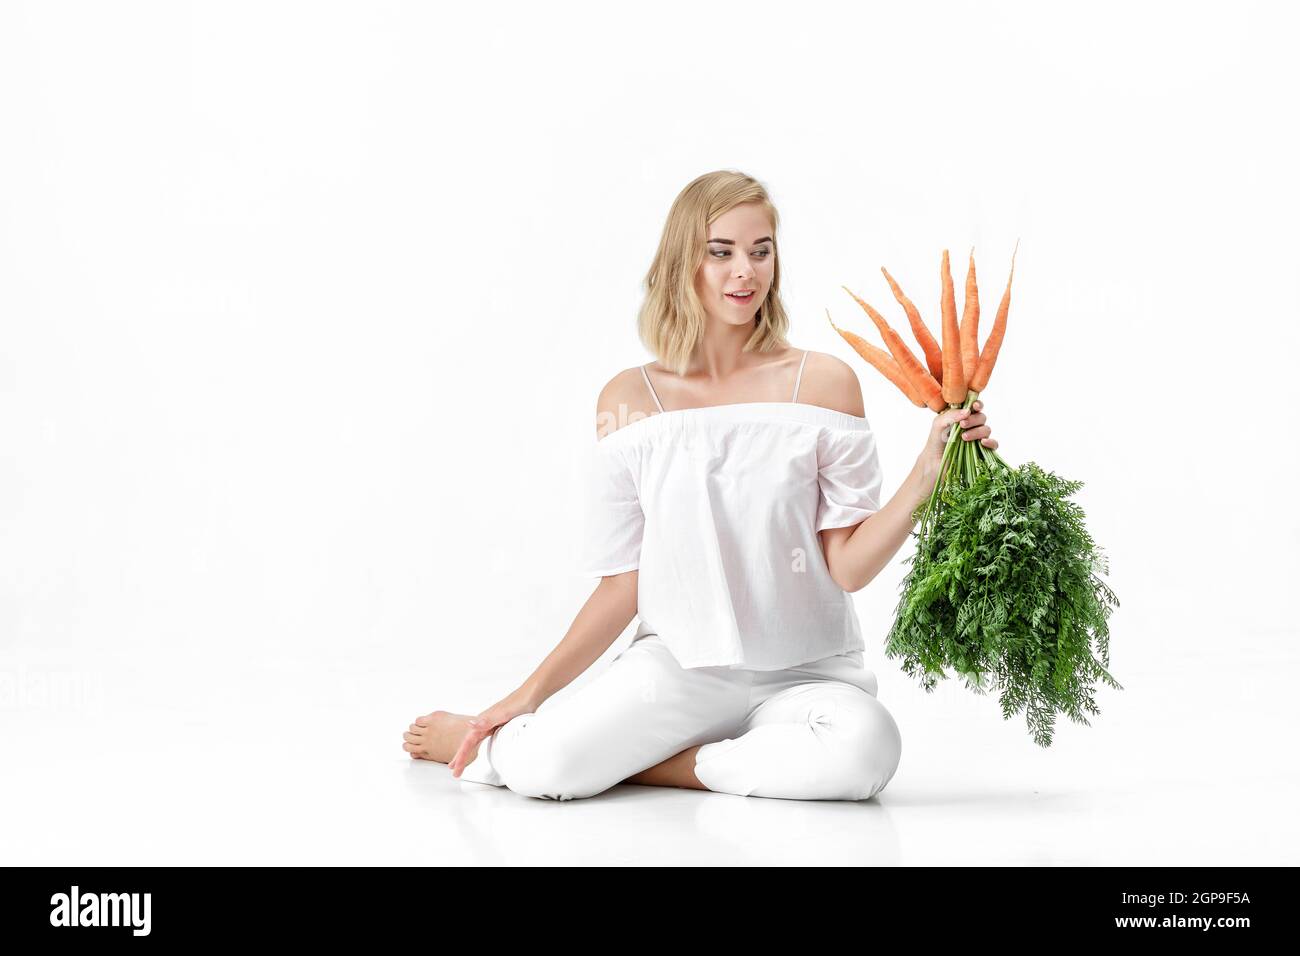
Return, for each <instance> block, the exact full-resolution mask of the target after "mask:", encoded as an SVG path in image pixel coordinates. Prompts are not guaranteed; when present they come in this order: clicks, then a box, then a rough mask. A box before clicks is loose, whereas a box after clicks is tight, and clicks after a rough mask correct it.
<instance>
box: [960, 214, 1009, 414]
mask: <svg viewBox="0 0 1300 956" xmlns="http://www.w3.org/2000/svg"><path fill="white" fill-rule="evenodd" d="M1019 248H1020V240H1019V239H1017V240H1016V248H1015V249H1012V250H1011V271H1010V272H1009V273H1007V291H1006V292H1004V293H1002V304H1001V305H999V306H998V315H997V318H995V319H994V320H993V330H992V331H991V332H989V337H988V340H987V341H986V342H985V343H984V348H983V350H982V351H981V352H980V361H979V366H978V367H977V368H976V369H975V374H974V375H973V376H972V377H971V380H970V387H971V389H972V390H974V391H976V392H982V391H984V387H985V386H986V385H988V383H989V376H990V375H992V374H993V366H994V365H995V364H996V363H997V360H998V350H999V349H1001V348H1002V339H1003V337H1004V336H1005V335H1006V334H1007V312H1009V311H1010V310H1011V277H1012V276H1014V275H1015V274H1016V249H1019Z"/></svg>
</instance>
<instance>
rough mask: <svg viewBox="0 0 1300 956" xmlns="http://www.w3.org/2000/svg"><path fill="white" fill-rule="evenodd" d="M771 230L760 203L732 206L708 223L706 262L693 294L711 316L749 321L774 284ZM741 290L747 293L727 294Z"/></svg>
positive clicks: (741, 322)
mask: <svg viewBox="0 0 1300 956" xmlns="http://www.w3.org/2000/svg"><path fill="white" fill-rule="evenodd" d="M772 232H773V229H772V223H771V221H770V220H769V219H768V218H767V213H765V212H764V211H763V207H762V206H760V205H759V204H758V203H744V204H743V205H740V206H735V207H733V208H732V209H729V210H727V212H725V213H723V214H722V215H721V216H719V217H718V218H717V219H715V220H714V221H713V222H712V224H710V226H709V235H708V240H709V241H708V244H707V246H706V248H705V250H704V262H703V263H702V264H701V265H700V268H699V270H698V271H697V272H696V274H695V294H696V295H697V296H699V297H700V301H701V302H702V303H704V309H705V311H706V312H707V313H708V314H709V315H710V316H711V317H712V318H714V319H717V320H718V321H720V322H726V323H727V324H729V325H746V324H753V321H754V316H755V315H757V314H758V307H759V306H760V305H761V304H762V303H763V299H764V298H765V297H766V296H767V291H768V289H770V288H771V287H772V270H773V269H774V268H775V262H774V258H775V255H776V249H775V247H774V246H773V244H772ZM743 291H750V294H749V295H748V296H746V297H736V296H732V295H730V294H729V293H732V292H743Z"/></svg>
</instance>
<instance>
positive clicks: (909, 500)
mask: <svg viewBox="0 0 1300 956" xmlns="http://www.w3.org/2000/svg"><path fill="white" fill-rule="evenodd" d="M934 481H935V478H934V477H932V476H928V474H927V466H926V464H925V462H924V460H923V459H922V458H917V460H916V464H914V465H913V466H912V471H911V473H910V474H909V475H908V476H907V478H906V480H904V482H903V485H902V487H901V488H899V489H898V491H896V492H895V493H894V497H892V498H890V499H889V501H888V502H887V503H886V504H885V506H884V507H883V508H881V509H880V510H879V511H877V512H876V513H875V514H873V515H871V516H870V517H869V518H867V519H866V520H865V521H863V522H862V523H861V524H855V525H849V526H848V527H847V528H827V529H826V530H825V531H823V532H822V533H821V536H822V551H823V553H825V555H826V566H827V567H828V568H829V569H830V572H831V578H832V579H833V580H834V581H835V583H836V584H838V585H839V586H840V587H842V588H843V589H844V590H846V591H859V590H861V589H862V588H864V587H866V586H867V584H869V583H870V582H871V579H872V578H874V577H875V576H876V575H877V574H879V573H880V572H881V570H882V569H883V568H884V567H885V565H887V564H888V563H889V562H890V560H891V559H892V558H893V557H894V555H896V554H897V553H898V549H899V548H901V547H902V546H903V542H905V541H906V540H907V538H908V536H909V535H910V534H911V533H912V529H913V528H915V527H916V521H915V520H913V518H912V514H913V512H915V510H916V509H917V507H919V506H920V504H921V502H923V501H924V500H925V499H926V498H928V497H929V496H930V490H931V489H933V488H934ZM927 482H928V483H929V487H928V488H927Z"/></svg>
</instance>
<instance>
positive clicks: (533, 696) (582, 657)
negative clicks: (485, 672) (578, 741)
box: [512, 571, 637, 710]
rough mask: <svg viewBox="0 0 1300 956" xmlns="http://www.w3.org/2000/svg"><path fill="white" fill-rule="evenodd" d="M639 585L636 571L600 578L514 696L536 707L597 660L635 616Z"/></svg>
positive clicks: (534, 708) (533, 707)
mask: <svg viewBox="0 0 1300 956" xmlns="http://www.w3.org/2000/svg"><path fill="white" fill-rule="evenodd" d="M636 588H637V572H636V571H625V572H623V573H622V574H613V575H610V576H609V577H607V578H601V579H600V583H599V584H598V585H596V590H595V591H593V592H592V594H591V597H589V598H588V599H587V603H586V604H584V605H583V606H582V610H580V611H579V612H578V616H577V617H575V618H574V619H573V623H572V624H571V625H569V630H568V631H567V632H566V633H565V635H564V637H563V639H562V640H561V641H560V643H559V644H557V645H556V647H555V650H553V651H551V653H549V654H547V655H546V659H545V660H544V661H542V662H541V663H540V664H539V665H537V670H535V671H533V673H532V675H531V676H530V677H529V678H528V679H527V680H526V681H524V682H523V684H521V685H520V687H519V689H518V690H517V691H515V693H514V694H513V695H512V696H514V697H516V698H517V699H518V700H522V701H526V702H528V703H529V704H530V705H531V706H532V709H533V710H536V709H537V708H538V707H540V706H541V704H542V701H544V700H546V698H548V697H550V696H551V695H552V694H554V693H555V692H556V691H558V690H560V689H561V688H563V687H566V686H568V685H569V684H570V683H571V682H572V681H573V679H574V678H575V677H577V676H578V675H579V674H581V673H582V672H583V671H585V670H586V669H587V668H588V667H590V666H591V665H592V664H593V663H595V661H596V660H597V659H598V658H599V657H600V655H601V654H604V653H605V651H607V650H609V646H610V645H611V644H613V643H614V641H616V640H618V636H619V635H620V634H622V633H623V629H624V628H626V627H627V625H628V623H629V622H630V621H631V620H632V618H633V617H634V616H635V615H636V606H637V605H636Z"/></svg>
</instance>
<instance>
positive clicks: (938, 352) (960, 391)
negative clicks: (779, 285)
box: [826, 242, 1020, 535]
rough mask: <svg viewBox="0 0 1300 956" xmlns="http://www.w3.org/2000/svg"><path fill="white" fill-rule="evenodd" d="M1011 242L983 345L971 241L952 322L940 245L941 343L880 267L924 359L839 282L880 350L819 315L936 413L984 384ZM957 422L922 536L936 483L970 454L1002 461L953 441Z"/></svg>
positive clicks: (964, 465)
mask: <svg viewBox="0 0 1300 956" xmlns="http://www.w3.org/2000/svg"><path fill="white" fill-rule="evenodd" d="M1019 248H1020V243H1019V242H1017V243H1016V249H1013V250H1012V252H1011V270H1010V272H1009V273H1008V275H1007V288H1006V291H1005V292H1003V293H1002V302H1001V304H1000V305H999V306H998V312H997V316H996V318H994V320H993V329H992V331H990V332H989V336H988V338H987V339H986V340H985V342H984V347H983V348H980V347H979V344H978V343H979V321H980V301H979V286H978V283H977V282H976V278H975V250H974V249H973V248H972V249H971V252H970V264H969V266H968V267H967V269H966V296H965V303H964V305H963V307H962V314H961V321H960V323H959V322H958V321H957V300H956V291H955V289H954V286H953V281H952V267H951V266H950V265H949V262H948V250H947V249H945V250H944V251H943V264H942V267H941V269H940V273H939V278H940V280H941V284H942V294H941V296H940V311H941V313H942V325H941V335H942V337H943V344H942V346H940V344H939V343H938V342H936V341H935V339H934V336H933V335H931V334H930V330H929V328H927V327H926V324H925V321H924V320H923V319H922V318H921V313H920V311H918V309H917V308H916V306H915V305H914V304H913V303H912V300H911V299H909V298H908V297H907V296H906V295H905V294H904V293H903V290H902V289H901V288H900V287H899V285H898V283H897V282H895V281H894V277H893V276H891V275H890V274H889V271H888V270H887V269H886V268H885V267H884V266H881V267H880V271H881V272H882V273H883V274H884V276H885V280H886V281H887V282H888V283H889V288H890V291H892V292H893V293H894V298H895V299H897V300H898V303H899V305H901V306H902V307H903V311H904V312H906V313H907V320H908V322H909V323H910V324H911V326H912V334H913V335H914V336H916V341H917V342H918V343H920V346H921V350H922V352H923V353H924V354H925V365H922V364H921V363H920V361H918V360H917V358H916V356H915V355H913V354H912V350H911V349H909V348H908V347H907V344H906V343H905V342H904V341H903V339H902V337H901V336H900V335H899V334H898V332H896V331H895V330H894V329H893V328H891V327H890V325H889V323H888V322H887V321H885V317H884V316H883V315H881V314H880V313H879V312H877V311H876V310H875V309H873V308H872V307H871V306H870V305H869V304H867V303H866V302H864V301H863V300H862V299H861V298H859V297H858V296H856V295H854V294H853V292H852V291H851V290H850V289H848V288H847V287H843V288H844V291H845V292H848V293H849V295H850V296H853V300H854V301H855V302H857V303H858V305H860V306H861V307H862V310H863V311H864V312H866V313H867V315H868V316H869V317H870V318H871V321H872V322H873V323H875V326H876V328H877V329H878V330H879V331H880V335H881V338H883V339H884V340H885V344H886V345H887V346H888V347H889V351H888V352H886V351H884V350H883V349H880V348H878V347H877V346H874V345H872V344H871V343H870V342H868V341H867V340H866V339H864V338H862V336H860V335H857V334H855V333H853V332H850V331H848V330H847V329H841V328H840V327H839V326H838V325H836V324H835V320H834V319H831V317H830V310H827V312H826V318H827V319H828V320H830V323H831V327H832V328H834V329H835V331H836V332H838V333H839V334H840V336H841V337H842V338H843V339H844V341H846V342H848V343H849V345H851V346H853V349H854V351H856V352H857V353H858V354H859V355H861V356H862V357H863V358H864V359H866V360H867V362H868V363H870V364H871V366H872V367H873V368H875V369H877V370H878V371H879V372H880V373H881V374H882V375H884V376H885V378H887V379H889V380H890V381H891V382H893V383H894V384H895V385H896V386H898V389H899V390H900V391H901V392H902V393H903V394H904V395H906V396H907V398H908V400H909V401H911V403H912V404H913V405H915V406H917V407H918V408H925V407H929V408H930V409H931V410H933V411H935V412H942V411H944V410H946V409H948V408H969V407H970V405H971V403H972V402H974V401H975V399H977V398H979V394H980V392H982V391H983V390H984V388H985V387H986V386H987V385H988V383H989V377H990V376H991V375H992V374H993V367H994V366H995V365H996V364H997V361H998V353H999V352H1000V351H1001V349H1002V340H1003V338H1004V337H1005V336H1006V331H1007V314H1008V313H1009V312H1010V310H1011V280H1012V278H1013V277H1014V275H1015V271H1016V250H1018V249H1019ZM960 428H961V426H960V424H959V423H954V424H953V426H952V432H951V433H950V435H949V442H948V447H947V449H946V451H945V454H944V460H943V466H942V470H941V473H940V476H939V480H938V481H937V482H936V483H935V488H934V493H933V494H931V496H930V501H929V502H928V503H927V505H926V509H925V513H924V516H923V517H922V524H921V533H922V535H924V533H925V530H926V527H927V525H926V522H927V520H928V519H929V518H930V515H931V511H932V509H933V506H934V504H935V501H936V498H937V497H938V495H939V492H940V489H941V488H943V487H944V486H945V485H946V484H947V482H948V476H949V475H950V474H952V473H953V472H954V471H955V472H956V473H959V474H962V475H965V476H967V477H970V476H971V475H972V474H973V469H974V468H975V467H976V466H977V462H978V461H995V462H997V463H998V464H1000V465H1006V462H1005V461H1003V459H1002V457H1001V456H1000V455H999V454H998V453H997V452H996V451H994V450H993V449H989V448H985V447H984V446H983V445H982V444H980V443H979V442H965V441H961V440H960Z"/></svg>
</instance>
